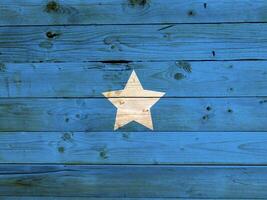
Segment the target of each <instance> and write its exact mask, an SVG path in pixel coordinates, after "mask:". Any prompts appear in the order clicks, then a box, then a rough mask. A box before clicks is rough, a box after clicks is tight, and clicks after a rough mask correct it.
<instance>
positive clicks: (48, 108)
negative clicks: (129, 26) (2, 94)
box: [0, 97, 267, 131]
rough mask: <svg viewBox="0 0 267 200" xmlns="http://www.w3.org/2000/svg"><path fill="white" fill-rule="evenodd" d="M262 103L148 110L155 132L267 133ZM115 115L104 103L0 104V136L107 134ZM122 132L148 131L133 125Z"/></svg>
mask: <svg viewBox="0 0 267 200" xmlns="http://www.w3.org/2000/svg"><path fill="white" fill-rule="evenodd" d="M132 100H135V99H132ZM143 101H146V98H144V99H143ZM266 102H267V99H266V98H265V97H263V98H260V97H258V98H256V97H255V98H161V99H160V101H159V102H158V103H157V104H156V105H155V106H153V107H152V116H153V123H154V130H155V131H267V124H266V119H267V112H266V109H267V103H266ZM115 115H116V108H115V107H114V106H113V105H112V104H111V103H110V102H109V101H108V100H107V99H105V98H104V99H103V98H97V99H83V98H79V99H0V129H1V131H111V130H113V127H114V120H115ZM126 117H127V116H126ZM120 130H122V131H143V130H144V131H148V130H147V128H145V127H143V126H142V125H138V124H135V122H134V123H130V124H128V125H126V126H124V127H123V128H121V129H120Z"/></svg>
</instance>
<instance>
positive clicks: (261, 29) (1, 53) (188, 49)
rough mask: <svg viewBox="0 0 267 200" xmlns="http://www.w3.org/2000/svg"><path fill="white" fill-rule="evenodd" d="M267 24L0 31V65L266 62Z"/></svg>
mask: <svg viewBox="0 0 267 200" xmlns="http://www.w3.org/2000/svg"><path fill="white" fill-rule="evenodd" d="M266 32H267V24H266V23H263V24H202V25H201V24H195V25H192V24H182V25H173V26H169V25H136V26H131V25H114V26H55V27H51V26H35V27H27V28H25V27H0V62H2V63H3V62H9V63H12V62H68V61H69V62H79V61H103V60H105V61H107V60H130V61H151V60H154V61H156V60H161V61H162V60H236V59H267V37H266Z"/></svg>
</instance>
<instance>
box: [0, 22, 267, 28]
mask: <svg viewBox="0 0 267 200" xmlns="http://www.w3.org/2000/svg"><path fill="white" fill-rule="evenodd" d="M202 24H203V25H208V24H267V21H266V22H265V21H252V22H241V21H240V22H229V21H228V22H227V21H225V22H203V23H201V22H196V23H194V22H193V23H190V22H188V23H134V24H133V23H123V24H105V23H103V24H102V23H99V24H97V23H92V24H38V25H33V24H32V25H27V24H20V25H0V28H1V27H43V26H64V27H65V26H154V25H202Z"/></svg>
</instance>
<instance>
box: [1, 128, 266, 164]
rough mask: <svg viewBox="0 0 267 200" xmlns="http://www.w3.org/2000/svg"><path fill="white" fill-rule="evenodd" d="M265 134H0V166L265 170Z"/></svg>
mask: <svg viewBox="0 0 267 200" xmlns="http://www.w3.org/2000/svg"><path fill="white" fill-rule="evenodd" d="M266 153H267V133H266V132H175V133H167V132H159V133H152V132H140V133H135V132H133V133H129V132H119V133H114V132H2V133H1V134H0V162H1V163H21V164H23V163H26V164H30V163H56V164H62V163H63V164H75V165H77V164H156V165H160V164H190V165H192V164H212V165H215V164H220V165H222V164H224V165H226V164H231V165H233V164H236V165H237V164H239V165H241V164H242V165H247V164H249V165H252V164H253V165H267V157H266Z"/></svg>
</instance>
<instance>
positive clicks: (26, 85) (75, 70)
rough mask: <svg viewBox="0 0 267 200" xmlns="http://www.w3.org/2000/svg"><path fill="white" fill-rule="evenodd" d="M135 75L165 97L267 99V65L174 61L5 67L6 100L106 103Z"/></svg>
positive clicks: (0, 77) (2, 92) (0, 71)
mask: <svg viewBox="0 0 267 200" xmlns="http://www.w3.org/2000/svg"><path fill="white" fill-rule="evenodd" d="M133 69H134V70H135V71H136V73H137V75H138V77H139V79H140V81H141V83H142V85H143V87H144V88H145V89H150V90H156V91H163V92H165V95H164V97H205V96H209V97H220V96H225V97H234V96H236V97H237V96H267V62H266V61H246V62H244V61H232V62H227V61H223V62H213V61H212V62H185V61H170V62H133V63H113V64H110V63H101V62H90V63H41V64H36V63H26V64H14V63H2V64H0V97H103V95H102V92H104V91H111V90H119V89H123V88H124V86H125V84H126V82H127V80H128V78H129V76H130V73H131V72H132V70H133ZM47 80H49V81H47Z"/></svg>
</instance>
